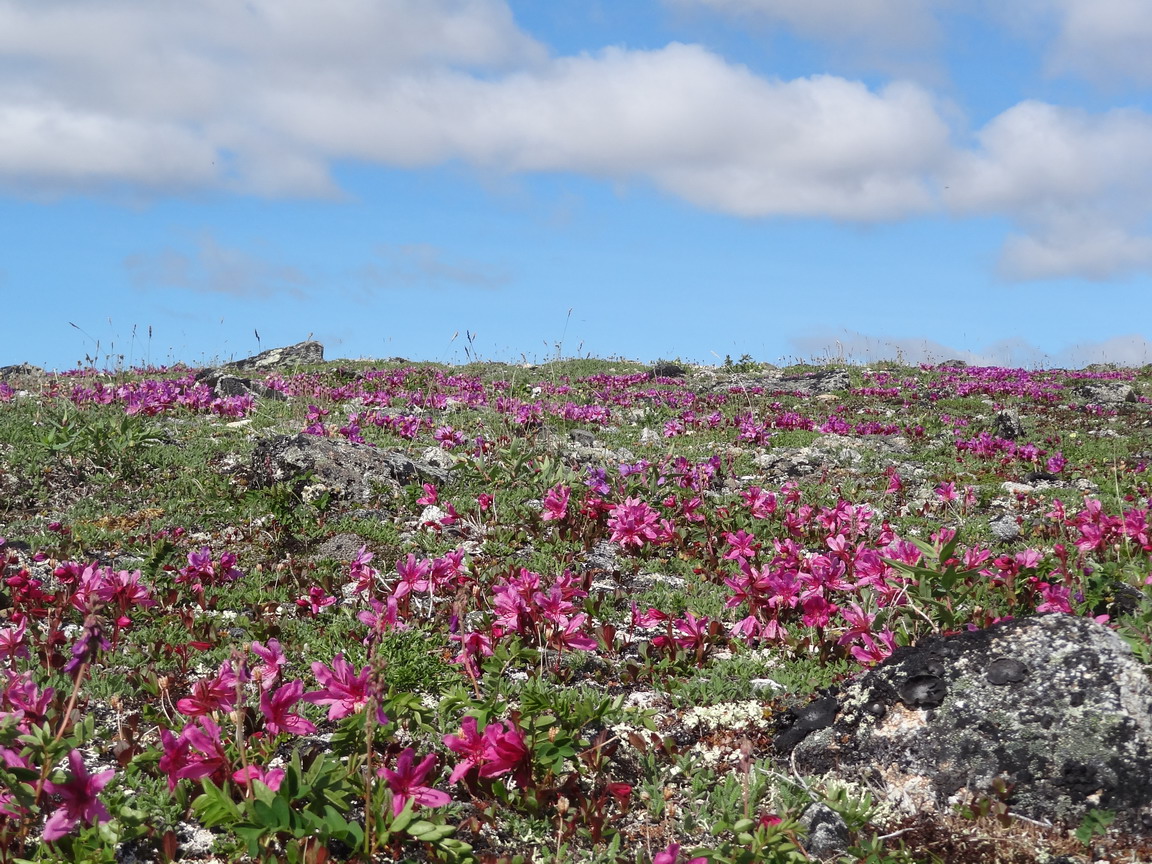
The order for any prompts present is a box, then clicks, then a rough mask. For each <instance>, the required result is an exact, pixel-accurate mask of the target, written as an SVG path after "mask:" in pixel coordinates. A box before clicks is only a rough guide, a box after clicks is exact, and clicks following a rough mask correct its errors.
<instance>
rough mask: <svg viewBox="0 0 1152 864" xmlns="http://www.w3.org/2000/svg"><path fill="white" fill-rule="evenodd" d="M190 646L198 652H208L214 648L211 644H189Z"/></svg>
mask: <svg viewBox="0 0 1152 864" xmlns="http://www.w3.org/2000/svg"><path fill="white" fill-rule="evenodd" d="M188 644H189V645H191V646H192V647H193V648H195V649H196V650H197V651H207V650H208V649H209V648H211V647H212V643H211V642H189V643H188Z"/></svg>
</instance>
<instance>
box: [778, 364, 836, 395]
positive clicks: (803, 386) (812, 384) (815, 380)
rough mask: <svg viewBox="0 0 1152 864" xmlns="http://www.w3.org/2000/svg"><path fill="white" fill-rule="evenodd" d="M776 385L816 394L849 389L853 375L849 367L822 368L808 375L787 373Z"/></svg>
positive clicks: (780, 387) (782, 388) (798, 391)
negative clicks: (849, 371)
mask: <svg viewBox="0 0 1152 864" xmlns="http://www.w3.org/2000/svg"><path fill="white" fill-rule="evenodd" d="M774 386H775V387H776V388H778V389H780V390H788V391H791V392H793V393H803V394H804V395H806V396H815V395H816V394H818V393H834V392H836V391H838V390H848V389H849V388H851V386H852V376H851V375H850V374H849V373H848V370H847V369H822V370H820V371H819V372H812V373H809V374H807V375H785V376H784V377H782V378H780V379H779V380H778V381H776V382H775V385H774Z"/></svg>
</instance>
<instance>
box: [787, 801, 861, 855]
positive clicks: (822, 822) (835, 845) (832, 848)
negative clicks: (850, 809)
mask: <svg viewBox="0 0 1152 864" xmlns="http://www.w3.org/2000/svg"><path fill="white" fill-rule="evenodd" d="M800 824H801V825H803V826H804V829H805V831H807V833H808V838H807V839H806V840H805V841H804V844H803V845H804V851H805V852H807V853H808V854H809V855H812V856H815V857H816V858H821V859H823V858H831V857H833V856H834V855H842V854H843V853H845V852H847V851H848V845H849V844H850V843H851V840H852V838H851V837H850V836H849V834H848V826H847V824H845V822H844V817H842V816H841V815H840V814H839V813H837V812H836V811H835V810H833V809H832V808H831V807H829V806H828V805H827V804H819V803H817V804H812V805H810V806H809V807H808V808H807V809H806V810H805V811H804V813H803V814H802V815H801V816H800Z"/></svg>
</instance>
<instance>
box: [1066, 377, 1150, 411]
mask: <svg viewBox="0 0 1152 864" xmlns="http://www.w3.org/2000/svg"><path fill="white" fill-rule="evenodd" d="M1072 392H1073V393H1075V394H1076V396H1078V397H1079V398H1080V401H1081V403H1083V404H1086V405H1123V404H1124V403H1125V402H1135V401H1136V391H1135V390H1133V389H1132V385H1131V384H1125V383H1124V382H1123V381H1089V382H1087V383H1085V384H1081V385H1080V386H1079V387H1077V388H1075V390H1073V391H1072Z"/></svg>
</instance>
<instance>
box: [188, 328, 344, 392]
mask: <svg viewBox="0 0 1152 864" xmlns="http://www.w3.org/2000/svg"><path fill="white" fill-rule="evenodd" d="M323 362H324V346H323V345H321V344H320V343H319V342H298V343H297V344H295V345H287V346H285V347H283V348H271V349H269V350H267V351H262V352H261V353H259V354H256V355H254V356H252V357H245V358H244V359H243V360H234V361H233V362H231V363H225V364H224V365H222V366H215V367H213V368H210V369H203V370H201V371H200V372H199V373H198V374H197V375H196V380H197V381H198V382H200V383H201V384H207V385H208V386H209V387H211V388H212V391H213V393H215V395H216V396H217V397H218V398H224V397H225V396H245V395H248V394H251V395H253V396H257V397H260V398H262V399H285V398H286V397H285V396H284V394H283V393H281V392H280V391H279V390H276V389H274V388H272V387H269V386H268V385H267V384H264V383H263V382H261V381H255V380H253V379H252V378H251V377H249V375H245V374H244V373H257V374H263V373H265V372H274V371H276V370H292V369H296V368H298V367H300V366H304V365H308V364H313V363H323Z"/></svg>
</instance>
